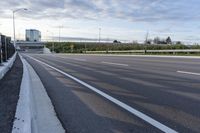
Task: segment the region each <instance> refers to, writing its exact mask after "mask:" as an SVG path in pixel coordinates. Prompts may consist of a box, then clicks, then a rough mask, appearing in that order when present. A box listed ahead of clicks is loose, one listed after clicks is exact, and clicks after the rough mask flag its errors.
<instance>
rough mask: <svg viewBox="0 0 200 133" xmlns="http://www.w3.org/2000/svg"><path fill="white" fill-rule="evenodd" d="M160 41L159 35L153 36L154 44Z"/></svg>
mask: <svg viewBox="0 0 200 133" xmlns="http://www.w3.org/2000/svg"><path fill="white" fill-rule="evenodd" d="M160 42H161V40H160V38H159V37H155V38H154V39H153V43H154V44H159V43H160Z"/></svg>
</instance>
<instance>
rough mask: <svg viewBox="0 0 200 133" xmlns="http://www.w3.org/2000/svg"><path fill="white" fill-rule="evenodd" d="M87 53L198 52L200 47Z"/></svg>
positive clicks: (89, 52) (91, 52) (92, 52)
mask: <svg viewBox="0 0 200 133" xmlns="http://www.w3.org/2000/svg"><path fill="white" fill-rule="evenodd" d="M86 53H87V54H95V53H97V54H112V53H173V54H176V53H200V49H175V50H172V49H170V50H108V51H86Z"/></svg>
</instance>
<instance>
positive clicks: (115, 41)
mask: <svg viewBox="0 0 200 133" xmlns="http://www.w3.org/2000/svg"><path fill="white" fill-rule="evenodd" d="M113 43H121V42H120V41H117V40H114V41H113Z"/></svg>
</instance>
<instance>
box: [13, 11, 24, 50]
mask: <svg viewBox="0 0 200 133" xmlns="http://www.w3.org/2000/svg"><path fill="white" fill-rule="evenodd" d="M21 10H24V11H26V10H28V9H26V8H20V9H17V10H13V39H14V47H16V38H15V13H16V12H18V11H21Z"/></svg>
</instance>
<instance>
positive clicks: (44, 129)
mask: <svg viewBox="0 0 200 133" xmlns="http://www.w3.org/2000/svg"><path fill="white" fill-rule="evenodd" d="M20 59H21V60H22V63H23V77H22V83H21V87H20V98H19V100H18V103H17V110H16V114H15V120H14V123H13V129H12V133H65V130H64V128H63V127H62V125H61V123H60V121H59V120H58V118H57V116H56V113H55V111H54V107H53V105H52V103H51V100H50V98H49V97H48V95H47V92H46V90H45V88H44V86H43V84H42V82H41V80H40V78H39V77H38V75H37V74H36V72H35V71H34V69H33V68H32V67H31V65H30V64H29V63H28V62H27V61H26V60H25V59H23V57H22V56H21V55H20Z"/></svg>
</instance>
